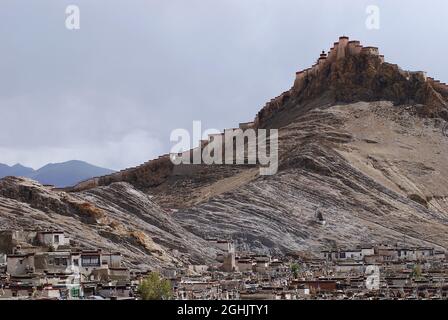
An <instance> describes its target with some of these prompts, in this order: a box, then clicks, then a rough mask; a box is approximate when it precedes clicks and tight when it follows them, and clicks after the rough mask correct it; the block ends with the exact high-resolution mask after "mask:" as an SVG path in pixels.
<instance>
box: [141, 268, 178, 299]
mask: <svg viewBox="0 0 448 320" xmlns="http://www.w3.org/2000/svg"><path fill="white" fill-rule="evenodd" d="M138 293H139V294H140V297H141V298H142V299H143V300H168V299H170V298H171V297H172V296H173V290H172V288H171V283H170V282H169V281H168V280H166V279H162V278H161V277H160V275H159V274H158V273H156V272H151V273H150V274H149V275H148V276H147V277H146V278H145V279H143V281H142V283H141V284H140V285H139V287H138Z"/></svg>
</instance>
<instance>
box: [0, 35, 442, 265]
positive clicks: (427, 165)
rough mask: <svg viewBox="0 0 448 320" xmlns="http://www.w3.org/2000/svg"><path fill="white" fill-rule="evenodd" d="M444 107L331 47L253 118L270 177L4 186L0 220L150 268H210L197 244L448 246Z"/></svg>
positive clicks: (165, 163)
mask: <svg viewBox="0 0 448 320" xmlns="http://www.w3.org/2000/svg"><path fill="white" fill-rule="evenodd" d="M447 101H448V87H447V86H446V85H445V84H443V83H440V82H439V81H436V80H434V79H432V78H429V77H427V76H426V74H425V73H424V72H409V71H404V70H402V69H401V68H399V67H398V66H396V65H392V64H388V63H387V62H385V61H384V57H383V56H381V55H380V54H379V52H378V49H377V48H373V47H362V46H361V45H360V44H359V42H357V41H349V39H348V38H346V37H341V38H340V39H339V42H337V43H335V45H334V47H333V48H332V49H331V50H330V51H329V52H328V54H327V53H323V54H321V56H320V58H319V60H318V61H317V63H316V64H315V65H314V66H313V67H312V68H310V69H306V70H304V71H301V72H298V73H297V74H296V79H295V82H294V84H293V86H292V88H291V89H290V90H288V91H286V92H285V93H283V94H282V95H280V96H279V97H277V98H275V99H273V100H271V101H270V102H269V103H268V104H267V105H266V106H265V107H263V108H262V109H261V110H260V112H259V113H258V114H257V116H256V118H255V120H254V126H255V127H258V128H277V129H279V152H280V167H279V172H278V173H277V174H276V175H273V176H259V173H258V172H259V171H258V169H257V167H256V166H255V167H254V166H247V165H240V166H236V165H233V166H232V165H220V166H217V165H213V166H208V165H205V164H201V165H183V166H175V165H173V164H172V163H171V161H170V158H169V156H162V157H160V158H158V159H155V160H153V161H149V162H147V163H145V164H143V165H141V166H139V167H136V168H131V169H127V170H123V171H121V172H118V173H114V174H111V175H107V176H103V177H99V178H95V179H90V180H87V181H85V182H83V183H80V184H78V185H77V186H74V187H73V188H69V189H66V190H64V191H54V190H48V189H45V188H42V187H41V186H38V185H36V184H35V183H33V182H31V181H27V180H20V179H19V180H17V179H12V178H8V179H6V180H3V181H2V183H1V184H0V219H1V221H2V225H4V224H6V225H11V226H16V227H20V226H22V227H24V226H29V225H33V224H36V223H37V224H39V225H42V226H44V227H48V226H52V225H53V226H56V227H58V228H63V229H64V230H67V231H68V232H72V233H76V234H78V236H79V238H80V239H82V240H83V241H84V239H85V241H86V242H87V243H95V245H98V246H100V247H101V246H104V247H108V246H112V247H114V248H116V249H119V248H123V249H120V250H125V251H126V252H125V254H126V255H127V257H129V261H133V262H135V263H134V264H138V262H139V261H145V263H147V264H149V265H155V266H160V265H164V264H166V263H182V262H184V261H188V260H191V261H204V260H207V259H212V258H213V255H214V252H213V250H212V249H209V248H208V246H207V243H206V242H205V241H204V239H206V238H207V237H225V238H233V239H235V240H236V241H237V242H238V243H239V244H240V245H241V246H244V247H248V248H250V249H251V250H256V251H260V252H266V251H270V252H281V253H296V252H298V251H302V250H310V249H311V250H319V249H322V248H330V247H332V248H334V247H338V246H344V245H358V244H362V243H379V242H385V243H397V242H398V243H403V242H405V243H406V244H407V245H410V244H419V245H428V246H433V247H437V248H447V247H448V186H447V185H446V183H445V181H446V178H445V177H446V176H447V174H448V164H447V163H446V161H445V160H446V159H447V157H448V138H447V137H445V136H444V134H443V130H442V128H443V127H444V126H445V125H446V120H448V116H447V105H448V103H447ZM30 189H32V190H35V191H33V192H30V191H29V190H30ZM86 208H88V209H87V213H86V212H85V209H86ZM174 209H175V210H174ZM92 212H100V213H101V214H100V216H99V217H98V216H96V214H93V216H94V218H92V216H91V215H92ZM318 212H319V213H320V214H319V216H321V217H323V219H324V220H325V224H323V223H322V221H320V220H321V219H317V218H316V216H317V213H318Z"/></svg>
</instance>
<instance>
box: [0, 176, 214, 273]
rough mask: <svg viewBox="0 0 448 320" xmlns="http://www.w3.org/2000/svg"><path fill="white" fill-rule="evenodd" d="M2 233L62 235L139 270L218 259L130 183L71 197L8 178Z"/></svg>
mask: <svg viewBox="0 0 448 320" xmlns="http://www.w3.org/2000/svg"><path fill="white" fill-rule="evenodd" d="M0 228H1V229H5V230H7V229H13V230H22V229H38V230H45V229H52V230H62V231H64V232H65V233H66V234H68V235H69V236H70V237H71V238H72V239H74V240H75V242H76V243H77V245H79V246H82V247H85V248H100V249H103V250H105V251H119V252H122V254H123V256H124V258H125V260H126V264H127V265H128V266H129V267H131V268H136V269H148V268H152V269H155V268H163V267H168V266H174V265H177V266H181V265H186V264H189V263H204V262H206V261H211V259H213V257H214V254H215V252H214V250H213V249H212V248H209V246H207V243H206V241H204V240H203V239H201V238H199V237H197V236H195V235H193V234H191V233H190V232H188V231H186V230H185V229H184V228H182V227H181V226H180V225H179V224H178V223H177V222H176V221H174V220H173V219H172V218H171V217H170V215H169V214H168V213H167V212H166V211H164V210H163V209H162V208H160V207H159V206H158V205H157V204H156V203H154V202H153V201H152V200H151V199H150V197H149V196H147V195H146V194H144V193H142V192H140V191H138V190H136V189H135V188H133V187H132V186H131V185H129V184H127V183H114V184H111V185H110V186H108V187H101V188H95V189H92V190H90V191H86V192H82V193H76V194H75V193H71V194H68V193H65V192H61V191H54V190H51V189H48V188H45V187H43V186H42V185H40V184H38V183H37V182H34V181H32V180H28V179H25V178H13V177H8V178H4V179H2V180H0Z"/></svg>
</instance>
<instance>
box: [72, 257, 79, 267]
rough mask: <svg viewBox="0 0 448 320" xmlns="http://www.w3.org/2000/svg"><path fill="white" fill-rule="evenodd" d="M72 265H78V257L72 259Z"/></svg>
mask: <svg viewBox="0 0 448 320" xmlns="http://www.w3.org/2000/svg"><path fill="white" fill-rule="evenodd" d="M73 265H74V266H75V267H77V266H79V259H73Z"/></svg>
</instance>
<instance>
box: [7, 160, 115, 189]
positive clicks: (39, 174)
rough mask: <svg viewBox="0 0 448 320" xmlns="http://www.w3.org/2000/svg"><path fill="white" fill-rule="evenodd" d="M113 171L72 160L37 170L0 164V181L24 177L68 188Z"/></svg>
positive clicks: (18, 165)
mask: <svg viewBox="0 0 448 320" xmlns="http://www.w3.org/2000/svg"><path fill="white" fill-rule="evenodd" d="M113 172H114V171H113V170H110V169H105V168H101V167H97V166H94V165H91V164H89V163H87V162H84V161H78V160H72V161H67V162H63V163H50V164H47V165H45V166H43V167H42V168H40V169H38V170H34V169H32V168H28V167H25V166H22V165H21V164H16V165H14V166H12V167H10V166H8V165H5V164H1V163H0V179H1V178H4V177H6V176H16V177H26V178H30V179H33V180H36V181H38V182H40V183H41V184H46V185H54V186H56V187H68V186H73V185H75V184H77V183H78V182H81V181H83V180H86V179H89V178H93V177H98V176H103V175H107V174H110V173H113Z"/></svg>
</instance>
